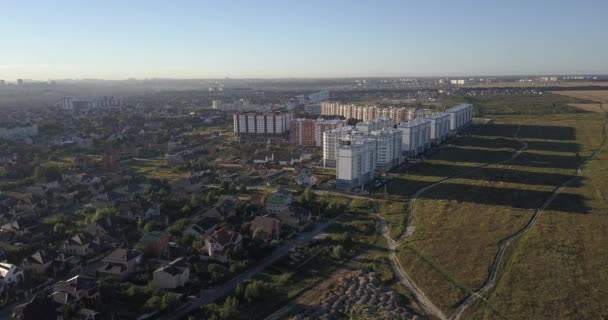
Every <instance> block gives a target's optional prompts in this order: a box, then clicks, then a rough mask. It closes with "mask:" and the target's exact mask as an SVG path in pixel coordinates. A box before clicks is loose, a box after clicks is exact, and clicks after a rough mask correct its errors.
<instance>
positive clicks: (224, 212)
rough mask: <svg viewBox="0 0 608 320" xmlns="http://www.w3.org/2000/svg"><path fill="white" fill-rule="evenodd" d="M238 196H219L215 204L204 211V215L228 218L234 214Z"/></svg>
mask: <svg viewBox="0 0 608 320" xmlns="http://www.w3.org/2000/svg"><path fill="white" fill-rule="evenodd" d="M238 201H239V200H238V198H237V197H234V196H220V198H219V199H218V200H217V203H216V205H215V206H214V207H213V208H211V209H209V210H207V211H206V212H205V213H204V216H206V217H218V218H219V217H224V218H230V217H233V216H235V215H236V206H237V203H238Z"/></svg>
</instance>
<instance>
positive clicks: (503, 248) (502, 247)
mask: <svg viewBox="0 0 608 320" xmlns="http://www.w3.org/2000/svg"><path fill="white" fill-rule="evenodd" d="M601 108H602V110H604V111H606V110H605V109H604V108H603V105H601ZM606 139H607V137H606V134H605V130H604V137H603V139H602V144H601V145H600V147H599V148H598V150H596V151H594V152H593V153H592V154H591V155H590V156H589V157H587V159H586V160H585V161H584V162H583V163H581V164H580V165H579V166H578V167H577V169H576V175H575V176H574V177H572V178H571V179H568V180H567V181H565V182H564V183H562V184H561V185H560V186H558V187H557V188H555V190H554V191H553V193H552V194H551V196H550V197H549V198H548V199H547V200H546V201H545V203H544V204H543V205H542V206H541V207H540V208H539V209H537V210H536V211H535V212H534V215H533V216H532V218H531V219H530V221H528V223H527V224H526V225H525V226H524V227H523V228H522V229H520V230H518V231H517V232H515V233H514V234H512V235H511V236H509V237H507V238H505V239H503V240H502V241H500V243H499V249H498V252H497V253H496V256H495V257H494V260H493V262H492V265H491V266H490V272H489V274H488V277H487V278H486V281H485V282H484V284H483V286H481V288H479V289H478V290H477V291H475V292H473V293H472V294H471V295H470V296H469V297H468V298H467V299H466V300H465V301H463V302H462V304H460V306H459V307H458V309H457V310H456V312H455V313H454V315H453V316H452V317H451V318H450V319H451V320H459V319H460V318H461V317H462V316H463V315H464V313H465V312H466V311H467V310H468V308H469V307H470V306H472V305H473V304H474V303H475V302H476V301H477V300H479V299H481V300H485V297H484V295H485V294H486V293H487V292H488V291H490V290H491V289H492V288H494V287H495V286H496V279H497V276H498V273H499V271H500V267H501V266H502V264H503V261H504V259H505V256H506V255H505V254H506V252H507V249H508V248H509V247H510V246H511V245H512V244H513V243H515V241H517V239H519V238H521V236H523V235H524V234H526V233H528V232H529V231H530V230H532V228H534V226H535V225H536V224H537V223H538V220H539V219H540V216H541V215H542V213H543V212H544V211H545V210H546V209H547V207H548V206H549V205H551V203H552V202H553V201H554V200H555V199H556V198H557V197H558V196H559V195H560V194H561V192H562V191H563V190H564V189H565V188H566V187H568V186H569V185H570V184H572V183H573V182H575V181H577V180H580V179H581V178H582V177H583V169H584V167H585V166H586V165H587V164H588V163H589V161H591V160H593V159H595V158H596V157H597V156H598V155H599V153H600V152H601V151H602V149H603V148H604V147H605V145H606Z"/></svg>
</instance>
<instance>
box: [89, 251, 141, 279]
mask: <svg viewBox="0 0 608 320" xmlns="http://www.w3.org/2000/svg"><path fill="white" fill-rule="evenodd" d="M141 260H142V254H141V253H139V252H137V251H134V250H131V249H127V248H117V249H115V250H114V251H112V253H110V254H109V255H108V256H107V257H105V258H103V260H102V261H103V263H104V264H103V265H102V266H101V267H100V268H99V269H97V272H99V273H101V274H105V275H113V276H117V277H125V276H127V275H129V274H130V273H133V272H135V271H137V266H138V265H139V264H140V263H141Z"/></svg>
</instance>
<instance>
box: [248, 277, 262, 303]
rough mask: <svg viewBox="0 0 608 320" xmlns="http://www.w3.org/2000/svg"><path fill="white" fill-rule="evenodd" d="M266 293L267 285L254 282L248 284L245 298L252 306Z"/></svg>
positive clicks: (258, 281) (257, 281)
mask: <svg viewBox="0 0 608 320" xmlns="http://www.w3.org/2000/svg"><path fill="white" fill-rule="evenodd" d="M265 291H266V284H265V283H264V282H262V281H260V280H253V281H251V282H250V283H248V284H247V287H246V288H245V294H243V297H244V298H245V300H247V302H248V303H250V304H252V303H254V302H255V301H257V300H259V299H261V298H262V297H263V296H264V293H265Z"/></svg>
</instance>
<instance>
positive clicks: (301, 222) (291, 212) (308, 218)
mask: <svg viewBox="0 0 608 320" xmlns="http://www.w3.org/2000/svg"><path fill="white" fill-rule="evenodd" d="M276 215H277V217H278V218H279V219H281V223H282V224H284V225H289V226H291V227H293V228H296V229H298V230H300V231H302V230H304V229H305V228H306V227H308V226H309V225H310V224H311V222H312V214H311V212H310V210H307V209H304V208H300V207H294V206H290V207H287V208H285V209H283V210H281V211H280V212H279V213H277V214H276Z"/></svg>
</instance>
